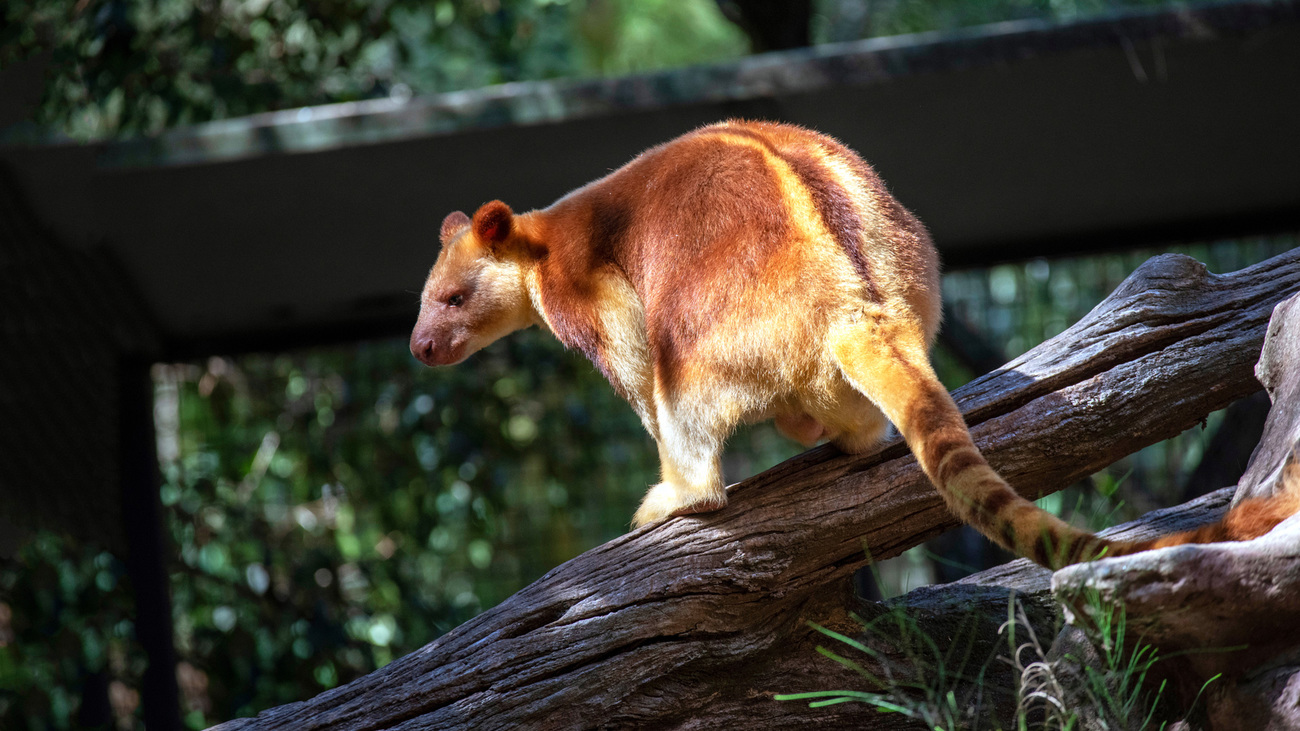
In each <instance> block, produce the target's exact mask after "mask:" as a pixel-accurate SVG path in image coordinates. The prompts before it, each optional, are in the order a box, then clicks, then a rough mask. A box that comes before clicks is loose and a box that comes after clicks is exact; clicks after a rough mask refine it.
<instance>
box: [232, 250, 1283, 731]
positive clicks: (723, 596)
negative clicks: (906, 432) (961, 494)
mask: <svg viewBox="0 0 1300 731" xmlns="http://www.w3.org/2000/svg"><path fill="white" fill-rule="evenodd" d="M1296 291H1300V250H1297V251H1292V252H1289V253H1287V254H1283V255H1281V256H1278V257H1276V258H1274V259H1271V260H1269V261H1266V262H1263V263H1261V264H1258V265H1256V266H1254V267H1251V268H1249V269H1245V270H1242V271H1240V272H1236V273H1233V274H1228V275H1213V274H1209V273H1207V272H1206V271H1205V269H1204V267H1203V266H1201V265H1200V264H1199V263H1197V262H1195V261H1194V260H1192V259H1189V258H1187V257H1182V256H1174V255H1166V256H1160V257H1156V258H1154V259H1152V260H1150V261H1148V262H1147V263H1146V264H1144V265H1143V266H1142V267H1140V268H1139V269H1138V271H1137V272H1135V273H1134V274H1133V275H1132V276H1131V277H1129V279H1127V280H1126V281H1125V282H1124V283H1123V284H1122V285H1121V286H1120V287H1119V288H1118V289H1117V290H1116V292H1115V293H1114V294H1112V295H1111V296H1110V297H1109V298H1107V299H1106V300H1105V301H1104V302H1102V303H1101V304H1100V305H1098V306H1097V308H1095V309H1094V310H1093V311H1092V312H1091V313H1089V314H1088V315H1087V316H1086V317H1084V318H1083V319H1082V320H1081V321H1080V322H1079V323H1077V324H1076V325H1074V326H1073V327H1071V328H1070V329H1068V330H1067V331H1065V332H1064V333H1062V334H1061V335H1059V336H1057V337H1056V338H1053V339H1052V340H1050V341H1048V342H1046V343H1044V344H1042V345H1041V346H1039V347H1037V348H1035V349H1033V350H1032V351H1030V352H1029V353H1026V354H1025V355H1024V356H1021V357H1020V358H1017V359H1016V360H1014V361H1013V362H1011V363H1009V364H1007V365H1006V366H1005V367H1004V368H1003V369H1001V370H999V371H997V372H995V373H992V374H990V375H988V376H986V377H983V378H980V379H977V380H976V381H973V382H972V383H970V384H968V385H967V386H965V387H963V388H962V389H960V390H959V391H958V392H957V394H956V397H957V400H958V404H959V406H960V407H961V408H962V410H963V412H964V414H965V415H966V419H967V421H968V423H969V424H970V425H971V427H972V434H973V437H974V439H975V442H976V444H977V445H978V446H979V447H980V449H981V450H983V452H984V453H985V455H986V456H987V457H988V459H989V462H990V463H991V464H992V465H993V467H994V468H996V469H997V470H998V471H999V472H1000V473H1001V474H1002V475H1003V476H1004V477H1006V478H1007V480H1008V481H1009V482H1010V483H1011V484H1012V485H1013V486H1015V487H1016V488H1017V489H1018V490H1020V491H1021V492H1022V493H1023V494H1025V495H1026V496H1028V497H1031V498H1033V497H1038V496H1040V495H1043V494H1045V493H1048V492H1051V491H1053V490H1057V489H1060V488H1062V487H1065V486H1066V485H1069V484H1070V483H1072V482H1074V481H1075V480H1077V479H1080V478H1081V477H1083V476H1085V475H1088V474H1091V473H1092V472H1095V471H1096V470H1098V469H1100V468H1101V467H1104V466H1105V465H1107V464H1109V463H1111V462H1113V461H1114V460H1115V459H1118V458H1119V457H1121V456H1124V455H1126V454H1129V453H1132V452H1134V451H1136V450H1138V449H1140V448H1142V447H1144V446H1146V445H1148V444H1152V443H1154V442H1157V441H1160V440H1162V439H1165V438H1168V437H1170V436H1173V435H1175V434H1177V433H1179V432H1181V431H1183V430H1184V429H1187V428H1189V427H1190V426H1192V425H1194V424H1196V423H1197V422H1199V421H1200V420H1201V419H1202V418H1204V416H1205V415H1206V414H1208V413H1210V412H1211V411H1214V410H1216V409H1220V408H1223V407H1224V406H1226V405H1227V404H1229V403H1231V402H1232V401H1234V400H1236V399H1238V398H1240V397H1242V396H1245V395H1247V394H1250V393H1252V392H1254V391H1256V390H1257V389H1258V388H1259V383H1258V382H1257V381H1256V380H1255V376H1254V373H1253V366H1254V364H1255V362H1256V360H1257V359H1258V357H1259V351H1260V347H1261V344H1262V343H1263V340H1264V333H1265V329H1266V327H1267V323H1268V318H1269V315H1270V314H1271V312H1272V309H1273V306H1274V305H1275V304H1277V303H1278V302H1279V301H1281V300H1282V299H1284V298H1286V297H1287V296H1289V295H1291V294H1292V293H1294V292H1296ZM730 494H731V496H732V502H731V505H730V506H729V507H727V508H726V509H725V510H722V511H719V512H717V513H713V514H708V515H702V516H690V517H685V518H678V519H674V520H670V521H667V522H665V523H662V524H659V525H656V526H652V527H650V528H647V529H641V530H637V531H635V532H633V533H630V534H628V535H625V536H622V537H620V538H617V539H615V540H613V541H610V542H609V543H607V544H605V545H602V546H598V547H597V548H594V549H592V550H590V551H588V552H587V553H585V554H583V555H581V556H578V557H577V558H575V559H573V560H571V561H569V562H567V563H565V564H563V565H561V566H559V567H557V568H555V569H554V570H552V571H551V572H550V573H548V574H547V575H546V576H544V577H542V578H541V579H539V580H538V581H536V582H535V583H533V584H532V585H530V586H528V587H526V588H524V589H523V590H521V591H520V592H518V593H517V594H515V595H514V596H512V597H510V598H509V599H507V600H506V601H504V602H502V603H501V604H500V605H498V606H496V607H494V608H493V609H491V610H488V611H487V612H484V613H483V614H481V615H479V616H478V617H476V618H474V619H472V620H470V621H468V622H466V623H465V624H463V625H461V626H460V627H458V628H456V629H455V630H453V631H451V632H449V633H448V634H447V635H445V636H443V637H442V638H440V639H438V640H437V641H435V642H433V643H431V644H429V645H427V646H426V647H424V648H423V649H421V650H419V651H416V652H414V653H411V654H410V655H407V656H406V657H403V658H401V659H399V660H396V661H394V662H392V663H390V664H389V665H388V666H386V667H384V668H381V669H380V670H377V671H375V672H374V673H371V674H370V675H367V676H365V677H363V678H359V679H357V680H356V681H353V682H352V683H349V684H348V685H345V686H342V687H339V688H335V689H333V690H330V691H327V692H325V693H322V694H321V695H319V696H317V697H315V698H313V699H310V700H308V701H305V702H301V703H295V704H290V705H286V706H281V707H279V708H273V709H270V710H267V711H265V712H263V713H261V714H259V715H258V716H257V717H256V718H252V719H242V720H237V721H232V722H230V723H228V724H224V725H223V726H221V727H220V728H223V729H226V730H227V731H231V730H233V729H272V728H284V729H290V728H292V729H313V728H343V729H361V728H365V729H382V728H395V727H402V728H416V727H418V728H426V729H427V728H463V727H472V728H476V729H494V728H501V729H505V728H588V727H627V726H637V725H644V726H654V727H655V728H752V727H764V726H766V727H775V726H787V725H794V724H810V723H828V724H836V723H838V724H852V725H853V726H855V727H859V728H893V727H899V724H900V723H904V722H905V719H901V718H900V717H898V716H897V715H880V714H878V713H877V712H876V711H874V710H873V709H870V708H868V707H866V706H864V705H861V704H852V703H845V704H839V705H836V706H830V707H827V708H819V709H810V708H808V706H807V704H806V703H800V702H776V701H773V700H772V695H773V694H774V693H790V692H799V691H810V690H827V689H836V688H861V687H862V685H863V681H862V680H861V679H860V678H858V677H857V676H856V675H854V674H852V673H850V672H848V671H846V670H845V669H843V668H841V667H840V666H839V665H837V664H835V663H833V662H830V661H828V660H826V659H825V658H823V657H821V656H820V655H818V654H817V653H816V652H815V647H816V645H818V644H821V643H823V642H825V638H824V637H822V636H821V635H819V634H816V633H815V632H813V631H812V630H811V629H810V628H809V627H808V625H807V621H808V620H812V621H815V622H818V623H819V624H822V625H825V626H828V627H831V628H832V629H837V630H840V631H844V632H850V633H852V632H856V631H857V629H858V627H857V624H856V623H855V622H853V621H851V620H850V619H849V618H848V611H849V610H855V609H856V610H858V611H861V612H866V613H871V612H872V611H879V610H878V607H874V608H873V606H871V605H867V606H865V607H864V606H859V605H857V604H856V603H855V601H854V600H853V599H852V597H851V592H850V590H849V577H850V576H851V575H852V573H853V572H854V571H855V570H856V569H857V568H858V567H860V566H862V565H863V564H865V563H866V555H865V551H864V549H865V550H866V551H869V552H870V554H871V555H872V556H873V557H875V558H878V559H879V558H888V557H890V556H895V555H897V554H899V553H900V552H902V551H903V550H905V549H907V548H910V547H911V546H914V545H916V544H918V543H920V542H921V541H924V540H926V539H928V538H930V537H933V536H934V535H936V534H937V533H939V532H940V531H942V530H946V529H948V528H950V527H952V526H953V525H955V521H954V520H953V518H952V517H951V516H950V515H949V514H948V513H947V511H946V510H945V509H944V507H943V503H942V501H941V500H940V499H939V497H938V495H937V494H936V492H935V490H934V489H933V487H931V485H930V484H929V482H928V481H926V479H925V477H924V476H923V475H922V474H921V472H920V471H919V469H918V468H917V466H916V462H915V460H914V459H913V458H912V456H911V455H910V454H909V453H908V451H907V449H906V447H905V446H904V445H903V444H901V443H899V442H893V443H889V444H886V445H884V446H883V447H882V448H881V449H880V450H879V451H877V452H875V453H873V454H867V455H843V454H840V453H839V452H837V451H836V450H835V449H833V448H831V447H819V448H816V449H813V450H810V451H809V452H806V453H804V454H802V455H800V456H798V457H795V458H794V459H791V460H789V461H787V462H785V463H783V464H781V465H778V466H776V467H774V468H772V469H771V470H768V471H767V472H764V473H762V474H760V475H757V476H755V477H752V478H750V479H748V480H745V481H743V482H741V483H739V484H737V485H734V486H732V488H731V490H730ZM1206 500H1209V498H1207V499H1206ZM1211 502H1212V501H1211ZM1221 502H1222V501H1221V500H1220V504H1221ZM1204 504H1206V503H1202V507H1203V506H1204ZM1177 515H1178V513H1175V516H1177ZM1014 565H1015V564H1012V565H1009V566H1013V567H1014ZM1011 570H1012V569H1004V568H1001V567H1000V568H998V569H994V570H992V571H991V572H986V573H985V574H984V575H982V576H981V577H980V579H979V580H977V581H975V582H970V581H965V582H962V583H961V584H958V585H951V586H949V587H937V588H930V589H928V590H926V592H927V595H928V596H930V597H931V598H936V597H937V598H938V600H940V601H942V600H943V597H957V598H959V599H960V601H961V602H963V603H971V602H970V601H969V600H968V598H962V597H964V596H966V595H967V594H969V593H970V592H983V594H981V596H983V597H984V600H983V601H981V602H974V606H977V607H979V608H981V609H982V610H984V611H983V612H982V615H983V616H982V619H981V621H982V623H983V626H988V625H989V624H992V625H994V626H996V624H998V623H1000V622H1001V621H1002V620H1003V619H1005V617H1006V612H1007V595H1008V591H1009V587H1014V586H1017V585H1018V584H1016V583H1015V580H1013V579H1011V578H1009V576H1010V574H1007V573H1006V572H1007V571H1011ZM1020 570H1022V571H1028V569H1023V568H1022V569H1020ZM1031 573H1032V572H1031ZM1037 576H1038V578H1035V579H1034V581H1036V582H1038V584H1037V586H1038V591H1039V593H1040V595H1041V592H1042V587H1043V586H1044V583H1043V582H1044V580H1045V579H1044V574H1042V573H1041V572H1040V573H1039V574H1037ZM971 586H975V587H982V588H975V589H971V588H969V587H971ZM953 587H961V588H953ZM960 592H965V593H966V594H961V593H960ZM921 596H922V595H921V594H916V595H914V596H913V599H918V598H920V597H921ZM1048 610H1050V606H1044V607H1043V609H1040V610H1034V611H1032V612H1031V614H1032V615H1033V616H1037V617H1039V618H1040V619H1039V620H1038V621H1044V622H1045V621H1047V620H1046V619H1043V618H1049V619H1050V617H1051V615H1052V614H1053V613H1052V612H1051V611H1048ZM936 613H937V614H939V615H942V614H944V613H945V612H936ZM946 614H948V615H955V614H957V613H956V612H952V611H948V612H946ZM1031 618H1032V617H1031ZM1049 630H1050V628H1047V627H1044V631H1049ZM936 631H937V630H936ZM933 636H934V637H935V638H936V641H945V638H944V635H943V634H942V633H939V634H935V635H933ZM1000 682H1001V681H1000ZM1001 687H1007V685H1006V684H1005V682H1002V686H1001Z"/></svg>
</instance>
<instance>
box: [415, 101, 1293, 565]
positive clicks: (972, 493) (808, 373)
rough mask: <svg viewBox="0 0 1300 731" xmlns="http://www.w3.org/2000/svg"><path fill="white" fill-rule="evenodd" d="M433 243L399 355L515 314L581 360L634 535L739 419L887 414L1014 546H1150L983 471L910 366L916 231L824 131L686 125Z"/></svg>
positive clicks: (822, 422)
mask: <svg viewBox="0 0 1300 731" xmlns="http://www.w3.org/2000/svg"><path fill="white" fill-rule="evenodd" d="M441 239H442V242H443V247H442V251H441V253H440V254H439V256H438V261H437V263H436V264H435V265H434V267H433V270H432V271H431V272H430V274H429V278H428V281H427V283H426V284H425V287H424V293H423V299H422V305H421V309H420V317H419V321H418V323H417V324H416V327H415V330H414V332H413V333H412V335H411V351H412V353H414V354H415V355H416V357H418V358H419V359H420V360H422V361H423V362H425V363H427V364H429V365H445V364H449V363H455V362H459V361H461V360H463V359H464V358H465V357H466V356H468V355H469V354H470V353H472V352H474V351H475V350H477V349H478V348H481V347H483V346H484V345H486V344H488V343H489V342H491V341H493V340H495V339H497V338H499V337H501V336H502V335H505V334H506V333H508V332H511V331H513V330H516V329H519V328H522V327H527V326H528V325H531V324H544V325H545V326H546V327H548V328H549V329H550V330H551V331H552V332H554V333H555V335H556V336H557V337H558V338H559V339H560V340H561V341H562V342H563V343H564V344H565V345H566V346H569V347H572V348H576V349H578V350H580V351H582V352H583V353H584V354H585V355H586V356H587V357H588V358H590V359H591V360H592V362H593V363H595V364H596V366H597V367H598V368H599V369H600V370H601V372H602V373H603V374H604V375H605V376H606V377H607V378H608V379H609V381H610V383H611V384H612V385H613V386H614V388H615V389H617V390H618V392H619V393H620V394H621V395H622V396H623V397H624V398H626V399H627V400H628V401H629V402H630V403H631V404H632V407H633V408H634V409H635V410H636V412H637V414H638V415H639V416H640V417H641V420H642V422H643V423H644V424H645V428H646V430H647V431H649V432H650V434H651V436H653V437H654V439H655V441H656V443H657V444H658V446H659V456H660V462H661V465H662V477H661V479H662V482H660V483H659V484H657V485H655V486H653V487H651V488H650V490H649V492H648V493H647V494H646V497H645V499H644V501H643V502H642V504H641V507H640V508H639V509H638V510H637V512H636V515H635V517H634V523H635V525H638V526H641V525H646V524H648V523H653V522H655V521H658V520H662V519H664V518H667V517H669V516H673V515H682V514H686V513H698V512H704V511H709V510H716V509H718V508H721V507H722V506H724V505H725V504H726V502H727V495H726V492H725V490H724V486H723V483H722V475H721V472H720V469H719V455H720V453H721V450H722V445H723V441H724V440H725V439H726V437H727V436H728V435H729V434H730V433H731V432H732V430H733V429H734V428H735V426H736V425H737V424H739V423H742V422H750V421H757V420H763V419H775V421H776V425H777V428H778V429H780V431H781V432H782V433H783V434H785V435H787V436H789V437H791V438H793V439H796V440H798V441H800V442H802V443H804V444H806V445H810V444H812V443H814V442H816V441H818V440H820V439H829V440H830V441H831V442H832V443H834V444H835V445H836V446H838V447H839V448H841V449H843V450H845V451H848V452H859V451H862V450H865V449H868V448H870V447H871V446H873V445H874V444H876V443H877V442H878V441H879V439H880V438H881V437H882V436H883V434H884V432H885V429H886V427H887V423H888V421H892V422H893V423H894V424H895V425H896V426H897V427H898V429H899V431H900V433H901V434H902V435H903V437H904V439H906V441H907V443H908V446H910V447H911V449H912V451H913V452H914V453H915V454H916V455H917V458H918V460H919V462H920V463H921V466H922V468H923V469H924V470H925V472H926V474H927V475H928V476H929V477H930V479H931V480H932V481H933V482H934V484H935V486H936V487H937V488H938V489H939V492H940V494H942V495H943V497H944V500H945V502H946V503H947V505H948V507H949V508H950V509H951V510H952V511H953V512H954V513H955V514H957V515H958V516H960V517H961V518H962V519H963V520H965V521H966V522H967V523H970V524H971V525H973V526H975V527H976V528H977V529H979V530H980V531H981V532H982V533H984V534H985V535H986V536H988V537H989V538H991V539H992V540H994V541H996V542H998V543H1000V544H1001V545H1003V546H1005V547H1006V548H1008V549H1010V550H1012V551H1014V552H1015V553H1017V554H1019V555H1022V556H1028V557H1030V558H1032V559H1033V560H1035V561H1037V562H1038V563H1040V564H1043V565H1045V566H1052V567H1055V566H1060V565H1064V564H1067V563H1072V562H1075V561H1079V560H1086V559H1090V558H1095V557H1097V556H1099V555H1103V554H1106V555H1116V554H1120V553H1127V552H1131V551H1135V550H1141V549H1143V548H1146V547H1149V546H1150V545H1151V544H1117V543H1112V542H1107V541H1105V540H1103V539H1100V538H1097V537H1095V536H1093V535H1091V534H1089V533H1086V532H1083V531H1079V530H1078V529H1075V528H1073V527H1071V526H1069V525H1068V524H1066V523H1064V522H1062V521H1060V520H1059V519H1057V518H1056V517H1054V516H1052V515H1050V514H1048V513H1046V512H1044V511H1042V510H1041V509H1039V508H1038V507H1036V506H1034V505H1033V504H1032V503H1030V502H1029V501H1027V500H1025V499H1024V498H1022V497H1020V496H1019V495H1018V494H1016V493H1015V491H1013V490H1012V489H1011V488H1010V487H1008V486H1007V484H1006V483H1005V482H1004V481H1003V480H1002V479H1001V478H1000V477H999V476H998V475H997V473H995V472H994V471H993V470H992V469H991V468H990V467H989V466H988V464H987V463H986V462H985V461H984V458H983V457H982V456H981V455H980V453H979V451H978V450H977V449H976V448H975V445H974V444H973V443H972V441H971V438H970V434H969V432H968V431H967V428H966V425H965V423H964V422H963V420H962V418H961V414H960V413H959V412H958V410H957V408H956V406H955V405H954V403H953V401H952V399H951V398H950V397H949V395H948V392H947V391H946V390H945V389H944V388H943V386H942V384H940V382H939V380H938V379H937V378H936V377H935V375H934V372H933V370H932V369H931V367H930V363H929V357H928V352H929V348H930V346H931V344H932V342H933V340H934V336H935V333H936V331H937V330H938V327H939V313H940V306H939V274H938V257H937V255H936V254H935V250H934V247H933V245H932V244H931V242H930V238H929V235H928V234H927V232H926V230H925V228H924V227H923V226H922V225H921V224H920V223H919V222H918V221H917V220H916V218H915V217H913V216H912V215H911V214H910V213H909V212H908V211H907V210H906V209H904V208H903V207H902V206H901V205H899V204H898V202H897V201H896V200H895V199H894V198H893V197H892V196H891V195H890V194H889V193H888V192H887V191H886V190H885V187H884V185H883V184H882V183H881V182H880V179H879V178H878V177H877V176H876V174H875V173H874V171H872V170H871V168H870V167H868V166H867V164H866V163H865V162H863V161H862V159H861V158H859V157H858V156H857V155H855V154H854V153H853V152H852V151H850V150H848V149H847V148H845V147H844V146H842V145H841V144H839V143H838V142H836V141H835V140H833V139H831V138H829V137H826V136H824V135H820V134H817V133H815V132H811V131H808V130H804V129H801V128H798V127H793V126H789V125H780V124H770V123H761V122H737V121H731V122H724V123H721V124H715V125H711V126H707V127H704V128H701V129H698V130H695V131H693V132H691V133H688V134H686V135H684V136H682V137H679V138H677V139H675V140H673V141H671V142H668V143H666V144H663V145H660V146H658V147H654V148H652V149H650V150H647V151H646V152H644V153H642V154H641V155H639V156H638V157H637V158H636V159H634V160H632V161H631V162H630V163H628V164H627V165H625V166H624V167H622V168H620V169H618V170H616V171H614V172H613V173H611V174H609V175H607V176H606V177H604V178H601V179H600V180H597V181H595V182H593V183H590V184H588V185H586V186H584V187H582V188H579V189H578V190H575V191H573V192H572V193H570V194H569V195H567V196H565V197H564V198H562V199H560V200H559V201H557V202H556V203H555V204H553V205H552V206H550V207H549V208H546V209H543V210H538V211H531V212H528V213H524V214H520V215H515V214H513V213H512V212H511V211H510V209H509V208H508V207H507V206H506V205H505V204H504V203H501V202H500V201H493V202H491V203H488V204H486V205H484V206H483V207H482V208H480V209H479V211H478V212H476V213H475V215H474V217H473V219H472V220H471V219H470V218H469V217H467V216H465V215H464V214H463V213H459V212H457V213H453V214H451V215H449V216H448V217H447V219H446V220H445V221H444V223H443V226H442V231H441ZM1252 510H1255V511H1256V512H1257V513H1260V512H1261V511H1259V510H1257V509H1256V508H1252ZM1265 512H1266V511H1265ZM1268 519H1272V517H1271V516H1270V517H1269V518H1268ZM1253 522H1254V523H1259V522H1260V521H1259V520H1255V521H1253ZM1273 522H1276V520H1274V521H1273ZM1195 539H1196V537H1195V536H1193V535H1191V534H1187V535H1185V536H1182V537H1174V538H1169V537H1167V538H1165V539H1162V540H1164V541H1166V542H1168V541H1173V542H1185V541H1187V540H1195Z"/></svg>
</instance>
